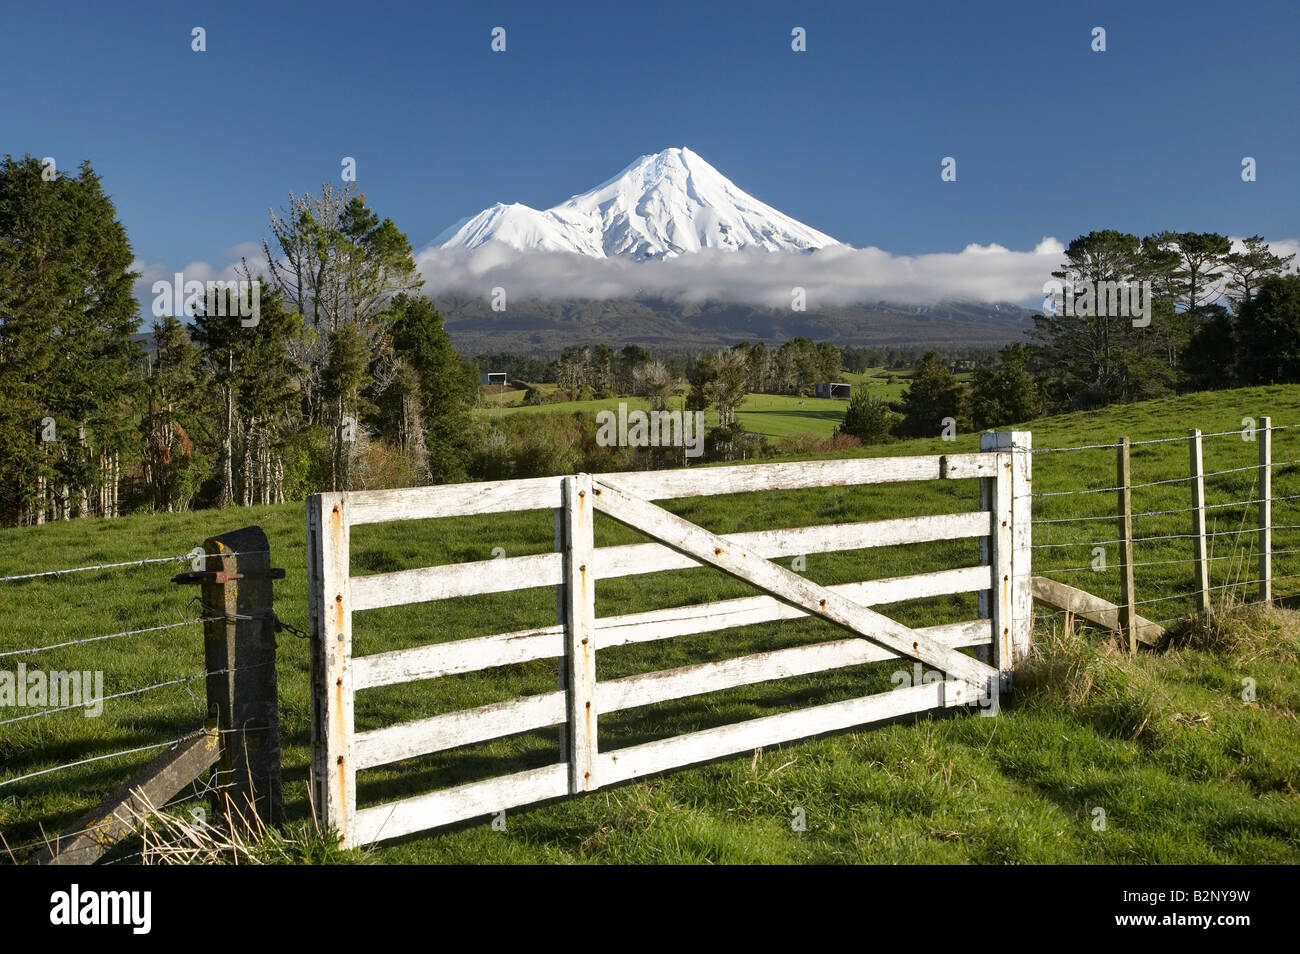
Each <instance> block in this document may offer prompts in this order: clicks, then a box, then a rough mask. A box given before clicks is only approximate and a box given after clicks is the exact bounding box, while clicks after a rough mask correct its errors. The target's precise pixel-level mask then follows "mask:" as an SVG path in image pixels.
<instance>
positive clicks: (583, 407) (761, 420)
mask: <svg viewBox="0 0 1300 954" xmlns="http://www.w3.org/2000/svg"><path fill="white" fill-rule="evenodd" d="M911 376H912V373H911V372H910V371H886V370H885V369H883V368H869V369H868V370H866V371H864V372H862V373H859V374H855V373H853V372H849V371H845V372H842V373H841V374H840V379H841V380H844V381H848V382H849V383H850V384H852V385H854V387H857V388H861V387H863V386H865V387H866V388H867V389H868V391H870V393H871V395H872V396H873V397H875V398H879V399H882V400H885V401H890V402H897V401H900V400H902V397H903V392H904V391H906V390H907V385H908V381H909V379H910V378H911ZM957 377H958V379H960V380H966V379H968V378H969V377H970V375H969V374H958V375H957ZM541 387H542V389H543V390H554V386H553V385H542V386H541ZM524 393H525V392H524V391H523V390H522V389H521V390H518V391H506V392H504V393H499V394H491V395H487V396H485V398H484V403H485V405H486V406H485V407H484V408H483V409H482V410H481V411H480V412H479V413H480V414H483V415H484V416H485V417H488V418H491V417H493V416H496V415H503V414H583V415H590V416H591V417H593V418H594V417H595V415H596V413H597V412H599V411H607V410H611V411H616V410H617V409H618V405H619V403H620V402H623V403H626V404H627V406H628V408H629V410H636V409H641V410H644V409H646V408H647V407H648V405H647V404H646V402H645V401H644V400H643V399H641V398H606V399H603V400H596V401H563V402H558V403H556V404H538V405H529V406H524V405H523V404H522V403H521V402H522V401H523V399H524ZM681 402H682V398H681V397H680V396H679V397H676V398H674V399H673V400H672V402H671V407H672V408H680V407H681V406H682V403H681ZM847 406H848V402H847V401H838V400H831V399H828V398H811V397H798V396H795V395H788V394H748V395H746V396H745V400H744V401H743V403H742V404H741V405H740V409H739V411H738V412H737V413H738V415H739V417H740V423H741V425H742V426H744V428H745V430H747V431H749V432H750V433H753V434H757V435H759V436H760V437H766V438H768V439H769V440H772V441H779V440H780V439H781V438H783V437H790V436H791V435H794V434H812V435H814V436H815V437H830V436H831V434H832V432H834V430H835V428H837V427H839V425H840V423H841V422H842V421H843V420H844V409H845V408H846V407H847ZM717 419H718V415H717V413H716V412H715V411H709V412H708V413H707V414H706V415H705V422H706V424H707V425H708V426H709V427H713V426H714V425H716V424H717Z"/></svg>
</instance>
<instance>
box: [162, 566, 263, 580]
mask: <svg viewBox="0 0 1300 954" xmlns="http://www.w3.org/2000/svg"><path fill="white" fill-rule="evenodd" d="M248 577H270V578H271V579H273V580H283V579H284V570H281V569H278V568H276V569H271V570H265V571H263V572H257V571H254V572H252V573H227V572H226V571H225V570H190V571H189V572H187V573H177V574H176V575H175V576H173V577H172V582H173V583H229V582H230V581H232V580H243V579H246V578H248Z"/></svg>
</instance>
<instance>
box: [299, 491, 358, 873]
mask: <svg viewBox="0 0 1300 954" xmlns="http://www.w3.org/2000/svg"><path fill="white" fill-rule="evenodd" d="M346 506H347V494H345V493H326V494H313V495H312V496H311V497H309V498H307V554H308V559H309V561H310V566H309V578H310V583H309V591H308V598H309V604H310V612H311V651H312V666H311V680H312V722H311V736H312V791H313V792H314V795H315V802H316V812H317V815H318V817H319V820H320V823H321V827H322V828H330V829H333V830H334V832H335V834H337V835H338V836H339V844H340V845H341V846H343V847H351V846H352V841H351V836H352V832H353V828H354V825H353V822H354V820H355V818H356V812H357V798H356V794H357V773H356V769H355V768H354V767H353V764H352V734H353V720H352V665H351V663H352V595H351V586H350V584H349V580H348V553H349V546H350V544H349V536H350V533H349V528H348V519H347V513H346Z"/></svg>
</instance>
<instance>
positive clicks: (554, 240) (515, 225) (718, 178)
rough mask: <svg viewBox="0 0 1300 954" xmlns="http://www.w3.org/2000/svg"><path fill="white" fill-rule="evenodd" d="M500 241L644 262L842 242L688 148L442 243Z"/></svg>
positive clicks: (486, 220)
mask: <svg viewBox="0 0 1300 954" xmlns="http://www.w3.org/2000/svg"><path fill="white" fill-rule="evenodd" d="M492 241H496V242H503V243H505V244H506V245H509V246H511V247H512V248H516V249H521V250H528V249H541V250H546V251H563V252H577V253H579V254H581V255H590V256H593V257H595V258H606V257H614V256H619V257H627V258H632V259H634V260H636V261H644V260H647V259H656V258H673V257H675V256H677V255H681V254H683V253H686V252H697V251H699V250H700V249H703V248H725V249H742V248H761V249H765V250H767V251H770V252H776V251H788V250H797V251H809V250H812V249H817V248H824V247H825V246H828V245H838V244H839V243H838V242H836V241H835V239H833V238H831V237H830V236H829V235H826V234H824V233H822V232H818V231H817V230H816V229H814V228H810V227H809V226H807V225H804V224H803V223H802V222H798V221H796V220H794V219H792V218H790V217H789V216H788V215H784V214H782V213H781V212H778V211H777V210H776V209H774V208H772V207H771V206H770V205H766V204H764V203H762V202H760V201H759V200H758V199H755V198H754V197H753V196H752V195H750V194H749V193H747V192H744V191H743V190H741V189H739V188H737V187H736V186H735V185H734V184H733V183H732V182H731V181H730V180H729V179H728V178H727V177H726V176H724V175H723V174H722V173H720V172H718V170H717V169H715V168H713V166H711V165H709V164H708V163H707V162H705V161H704V160H703V159H701V158H700V157H699V156H697V155H696V154H695V153H693V152H691V151H690V150H689V149H686V148H681V149H665V150H664V151H663V152H660V153H655V154H653V155H648V156H642V157H641V158H640V159H638V160H637V161H636V162H634V163H632V164H631V165H630V166H628V167H627V168H626V169H624V170H623V171H622V172H620V173H619V174H618V175H617V176H615V177H614V178H612V179H610V180H609V181H608V182H604V183H601V184H600V185H598V186H597V187H596V188H594V189H592V190H591V191H590V192H584V193H582V194H581V195H575V196H574V197H573V198H571V199H569V200H568V201H567V202H562V203H561V204H559V205H557V206H555V207H553V208H550V209H546V210H544V211H538V210H537V209H533V208H530V207H528V206H526V205H521V204H519V203H515V204H513V205H503V204H501V203H498V204H496V205H494V206H492V207H491V208H488V209H484V210H483V211H482V212H480V213H479V214H478V215H476V216H474V217H473V218H469V219H464V220H462V221H461V222H458V223H456V224H455V225H453V226H452V227H451V228H449V229H447V230H446V231H445V232H443V233H442V234H441V235H439V236H438V237H437V238H435V239H434V240H433V243H432V244H433V246H434V247H439V248H464V249H475V248H478V247H480V246H482V245H484V244H485V243H487V242H492Z"/></svg>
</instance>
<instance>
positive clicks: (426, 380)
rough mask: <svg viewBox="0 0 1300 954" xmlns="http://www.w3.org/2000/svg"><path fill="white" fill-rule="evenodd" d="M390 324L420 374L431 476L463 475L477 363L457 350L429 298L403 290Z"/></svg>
mask: <svg viewBox="0 0 1300 954" xmlns="http://www.w3.org/2000/svg"><path fill="white" fill-rule="evenodd" d="M390 329H391V331H390V333H391V335H392V347H393V351H394V352H395V353H396V355H397V356H398V357H399V358H400V359H401V360H402V361H403V362H405V364H406V365H407V366H408V367H409V368H410V369H411V371H412V372H413V374H414V377H415V380H414V381H413V382H411V383H412V384H413V385H414V387H415V388H416V390H417V392H418V407H419V412H420V420H421V423H422V426H423V429H424V447H425V453H426V454H427V467H428V476H429V478H430V479H431V480H433V481H434V482H435V483H447V482H454V481H459V480H464V479H465V461H466V460H467V458H468V454H469V451H470V449H471V448H472V446H473V443H474V441H473V430H472V422H471V420H470V417H469V412H468V410H467V409H468V407H469V406H470V405H472V404H473V402H474V399H475V397H476V396H477V393H478V387H479V384H478V375H477V373H476V371H475V369H474V366H473V365H472V364H471V363H468V362H466V361H464V360H463V359H461V357H460V356H459V355H458V354H456V352H455V350H454V349H453V348H452V346H451V338H450V336H449V335H448V334H447V332H446V330H445V329H444V328H443V326H442V316H441V315H439V314H438V311H437V309H436V308H434V306H433V303H432V302H430V301H429V300H428V299H427V298H422V297H410V296H405V295H403V296H399V297H398V298H397V299H396V300H395V301H394V303H393V308H392V312H391V325H390Z"/></svg>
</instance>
